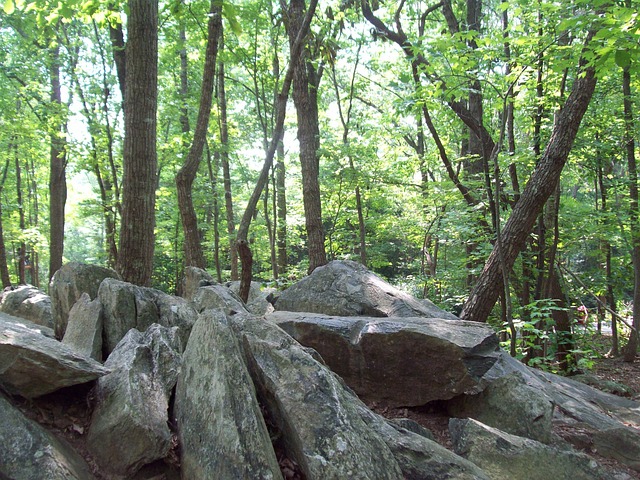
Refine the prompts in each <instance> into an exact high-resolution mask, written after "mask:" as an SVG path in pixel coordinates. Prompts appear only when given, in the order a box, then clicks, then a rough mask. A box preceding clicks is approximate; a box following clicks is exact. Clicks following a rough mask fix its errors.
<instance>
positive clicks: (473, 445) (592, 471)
mask: <svg viewBox="0 0 640 480" xmlns="http://www.w3.org/2000/svg"><path fill="white" fill-rule="evenodd" d="M449 430H450V431H451V439H452V442H453V446H454V451H455V452H456V453H457V454H459V455H462V456H463V457H464V458H467V459H469V460H471V461H472V462H473V463H475V464H476V465H478V466H479V467H481V468H482V469H483V470H484V471H485V472H487V474H488V475H489V476H490V477H491V478H492V479H493V480H502V479H504V480H513V479H520V478H522V479H525V478H526V479H527V480H538V479H539V480H548V479H550V478H553V479H558V480H562V479H565V480H581V479H584V480H597V479H602V480H605V479H607V480H608V479H611V478H614V477H613V475H612V472H609V471H607V470H605V469H604V468H602V467H601V466H599V465H598V464H597V463H596V462H595V460H593V459H592V458H590V457H589V456H587V455H585V454H583V453H578V452H576V451H574V450H566V449H562V450H560V449H557V448H555V447H552V446H549V445H545V444H543V443H540V442H537V441H535V440H531V439H528V438H523V437H518V436H516V435H511V434H508V433H505V432H502V431H500V430H498V429H496V428H492V427H489V426H487V425H484V424H482V423H480V422H478V421H476V420H473V419H457V418H452V419H451V420H450V421H449Z"/></svg>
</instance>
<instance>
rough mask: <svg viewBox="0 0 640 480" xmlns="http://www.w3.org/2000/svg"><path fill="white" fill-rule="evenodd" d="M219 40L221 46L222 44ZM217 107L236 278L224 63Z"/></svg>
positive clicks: (236, 275)
mask: <svg viewBox="0 0 640 480" xmlns="http://www.w3.org/2000/svg"><path fill="white" fill-rule="evenodd" d="M223 42H224V37H222V40H221V44H220V45H221V48H222V46H223V45H224V43H223ZM218 108H219V109H220V120H219V122H220V146H221V149H220V163H221V164H222V183H223V187H224V206H225V212H226V218H227V234H228V236H229V262H230V264H231V280H233V281H235V280H238V278H239V277H238V247H237V245H236V223H235V219H234V217H233V196H232V194H231V169H230V166H229V128H228V124H227V95H226V91H225V84H224V63H223V62H220V63H219V64H218Z"/></svg>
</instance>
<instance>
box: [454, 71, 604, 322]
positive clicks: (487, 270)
mask: <svg viewBox="0 0 640 480" xmlns="http://www.w3.org/2000/svg"><path fill="white" fill-rule="evenodd" d="M595 86H596V77H595V71H594V69H593V67H587V68H585V69H584V70H583V71H582V72H580V74H579V75H578V77H577V78H576V80H575V82H574V84H573V89H572V92H571V94H570V95H569V97H568V98H567V101H566V102H565V104H564V107H563V108H562V109H561V110H560V111H559V112H558V114H557V117H556V123H555V125H554V128H553V132H552V134H551V138H550V139H549V143H548V144H547V147H546V149H545V151H544V154H543V155H542V158H541V159H540V162H538V165H537V166H536V168H535V170H534V171H533V173H532V174H531V177H530V178H529V181H528V182H527V185H526V186H525V188H524V190H523V192H522V195H521V196H520V200H519V201H518V203H517V204H516V205H515V206H514V208H513V212H512V213H511V216H510V217H509V220H508V221H507V223H506V224H505V227H504V229H503V231H502V245H503V249H504V252H503V255H504V260H505V265H506V267H507V269H508V270H509V271H511V269H512V268H513V264H514V263H515V261H516V258H517V257H518V255H519V254H520V252H521V251H522V249H523V248H524V246H525V243H526V240H527V237H528V236H529V234H530V232H531V230H532V228H533V226H534V224H535V221H536V219H537V217H538V215H539V214H540V212H541V211H542V208H543V207H544V204H545V202H546V201H547V199H548V198H549V196H550V195H551V194H552V193H553V192H554V191H555V188H556V185H557V184H558V181H559V180H560V174H561V173H562V169H563V168H564V165H565V163H566V161H567V157H568V156H569V152H570V151H571V147H572V146H573V142H574V140H575V137H576V135H577V133H578V128H579V127H580V122H581V121H582V117H583V116H584V113H585V112H586V110H587V107H588V106H589V102H590V101H591V97H592V95H593V91H594V90H595ZM501 285H502V273H501V267H500V261H499V254H498V252H497V250H496V248H494V249H493V251H492V252H491V254H490V255H489V259H488V260H487V263H486V264H485V267H484V269H483V271H482V273H481V275H480V277H479V278H478V281H477V283H476V285H475V287H474V288H473V290H472V292H471V294H470V296H469V299H468V300H467V301H466V303H465V304H464V307H463V308H462V312H461V314H460V317H461V318H463V319H466V320H474V321H479V322H486V320H487V318H488V316H489V314H490V313H491V309H492V308H493V305H494V304H495V302H496V300H497V299H498V296H499V294H500V290H501Z"/></svg>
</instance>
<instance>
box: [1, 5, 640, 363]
mask: <svg viewBox="0 0 640 480" xmlns="http://www.w3.org/2000/svg"><path fill="white" fill-rule="evenodd" d="M639 6H640V5H638V3H637V2H635V1H632V0H625V1H617V2H610V1H596V2H594V1H586V0H572V1H562V2H553V1H547V0H537V1H534V2H528V1H515V2H500V1H494V0H465V1H457V0H443V1H440V2H436V1H435V0H433V1H430V2H423V1H400V2H381V3H379V2H378V1H377V0H361V1H360V2H353V1H350V0H345V1H343V2H332V1H322V2H320V3H318V2H317V1H316V0H313V1H310V2H309V3H308V4H307V3H306V2H304V1H303V0H290V1H288V2H287V1H285V0H282V1H281V2H280V3H277V2H272V1H269V0H257V1H252V0H245V1H242V2H234V3H231V2H227V1H217V0H215V1H212V2H211V3H208V2H196V1H166V2H165V1H160V2H158V1H157V0H156V1H154V0H129V2H128V3H125V2H122V3H120V2H113V1H112V2H101V1H100V0H85V1H79V0H64V1H56V2H51V1H50V0H37V1H29V0H5V1H4V5H3V11H2V12H0V69H1V71H0V75H1V76H2V79H3V80H2V82H0V103H1V105H2V106H1V108H0V125H1V128H0V144H1V145H2V148H1V149H0V200H1V201H0V208H1V211H0V275H1V280H2V284H3V286H4V287H7V286H10V285H16V284H19V283H31V284H33V285H35V286H39V287H41V288H43V289H45V290H46V288H47V283H48V280H49V279H50V277H51V275H52V274H53V273H54V272H55V271H56V270H57V269H58V268H59V267H60V266H61V265H62V264H63V262H67V261H80V262H85V263H95V264H101V265H106V266H110V267H113V268H116V269H117V270H118V271H119V272H120V273H121V274H122V275H123V277H124V279H125V280H128V281H131V282H132V283H137V284H141V285H151V286H153V287H156V288H159V289H161V290H164V291H166V292H169V293H176V292H178V291H179V289H180V282H181V279H182V275H183V271H184V268H185V266H188V265H193V266H198V267H201V268H206V269H207V270H209V271H210V272H212V273H213V274H214V276H216V277H217V279H218V280H219V281H226V280H236V279H239V278H240V276H241V275H242V272H243V271H244V273H245V280H246V279H247V278H248V277H247V275H249V274H250V276H251V277H252V278H256V279H260V280H262V281H265V282H269V283H272V284H274V285H277V286H279V287H284V286H286V285H288V284H289V283H291V282H292V281H295V280H296V279H298V278H300V277H301V276H303V275H305V274H307V273H308V272H310V271H312V270H313V269H314V268H316V267H317V266H319V265H322V264H324V263H326V262H327V261H330V260H333V259H351V260H355V261H358V262H361V263H363V264H365V265H366V266H367V267H368V268H370V269H371V270H373V271H375V272H376V273H378V274H379V275H381V276H383V277H385V278H386V279H388V280H389V281H391V282H392V283H394V284H396V285H399V286H401V287H402V288H404V289H405V290H407V291H408V292H409V293H411V294H413V295H416V296H418V297H424V298H429V299H431V300H432V301H434V302H435V303H437V304H438V305H440V306H442V307H443V308H445V309H447V310H449V311H452V312H454V313H456V314H459V315H461V316H462V318H468V319H473V320H478V321H489V322H491V324H492V325H494V326H495V327H496V328H497V329H498V330H501V331H502V332H504V336H503V338H504V339H505V341H506V342H507V343H506V344H507V347H508V348H510V349H511V352H512V354H514V355H520V356H523V357H524V359H525V360H526V361H528V362H529V363H535V359H536V358H539V357H540V356H541V355H542V356H544V355H547V353H548V351H547V350H548V344H549V342H550V341H551V340H552V342H551V343H552V344H553V348H552V354H553V355H556V354H557V355H556V357H555V360H557V361H559V364H560V367H561V368H568V365H569V364H570V363H571V362H575V361H576V357H577V355H576V352H575V348H574V347H575V343H574V337H573V335H572V331H573V324H574V323H575V322H576V321H577V320H580V314H579V313H578V307H583V306H585V307H586V308H588V309H592V311H597V312H598V315H597V318H598V328H600V325H601V322H604V321H606V322H607V326H606V328H611V329H612V333H613V345H612V354H615V355H617V354H619V353H620V351H621V347H623V346H624V345H627V342H628V343H629V344H628V345H627V348H626V350H625V358H627V359H628V360H633V358H635V355H636V351H637V335H634V334H633V332H635V331H637V328H638V326H639V325H640V324H639V322H640V299H639V298H638V296H639V295H640V266H639V265H638V263H639V260H640V237H639V235H640V234H639V229H638V187H637V181H638V178H637V177H638V175H637V168H636V160H635V155H636V151H637V149H636V138H637V134H638V130H637V122H636V121H635V115H636V113H635V112H637V111H638V108H637V93H636V92H637V89H638V82H639V80H640V77H639V75H638V73H639V72H640V70H639V65H638V53H639V52H640V46H639V43H638V40H639V33H640V22H639V21H638V9H639V8H638V7H639ZM46 186H48V188H46ZM634 298H636V299H637V300H638V301H634ZM636 309H638V310H637V311H636ZM609 324H611V326H610V327H609ZM618 332H620V335H618ZM509 339H511V340H512V341H511V342H509ZM629 340H630V341H629Z"/></svg>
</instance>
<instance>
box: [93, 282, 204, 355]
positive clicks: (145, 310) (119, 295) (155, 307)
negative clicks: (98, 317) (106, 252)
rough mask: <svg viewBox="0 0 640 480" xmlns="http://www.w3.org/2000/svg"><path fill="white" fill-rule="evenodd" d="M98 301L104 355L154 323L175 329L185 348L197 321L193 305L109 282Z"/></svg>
mask: <svg viewBox="0 0 640 480" xmlns="http://www.w3.org/2000/svg"><path fill="white" fill-rule="evenodd" d="M98 298H99V299H100V303H101V304H102V311H103V315H104V333H103V340H104V345H103V349H104V350H105V351H106V352H107V353H109V352H111V351H113V349H114V348H115V347H116V345H117V344H118V342H119V341H120V340H122V338H123V337H124V336H125V334H126V333H127V332H128V331H129V330H131V329H132V328H135V329H137V330H139V331H145V330H146V329H147V328H149V327H150V326H151V325H152V324H154V323H157V324H160V325H162V326H165V327H178V329H179V331H178V333H179V335H180V339H181V341H182V342H183V344H186V342H187V339H188V338H189V333H190V332H191V327H192V326H193V323H194V322H195V319H196V317H197V313H196V311H195V310H194V308H193V307H192V305H191V304H190V303H189V302H188V301H187V300H185V299H183V298H179V297H174V296H171V295H167V294H166V293H163V292H161V291H159V290H155V289H153V288H146V287H138V286H136V285H132V284H130V283H127V282H122V281H120V280H115V279H112V278H108V279H105V280H104V281H103V282H102V284H101V285H100V289H99V290H98Z"/></svg>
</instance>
